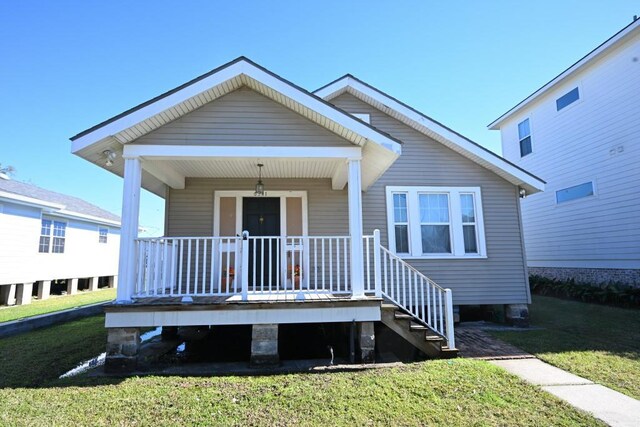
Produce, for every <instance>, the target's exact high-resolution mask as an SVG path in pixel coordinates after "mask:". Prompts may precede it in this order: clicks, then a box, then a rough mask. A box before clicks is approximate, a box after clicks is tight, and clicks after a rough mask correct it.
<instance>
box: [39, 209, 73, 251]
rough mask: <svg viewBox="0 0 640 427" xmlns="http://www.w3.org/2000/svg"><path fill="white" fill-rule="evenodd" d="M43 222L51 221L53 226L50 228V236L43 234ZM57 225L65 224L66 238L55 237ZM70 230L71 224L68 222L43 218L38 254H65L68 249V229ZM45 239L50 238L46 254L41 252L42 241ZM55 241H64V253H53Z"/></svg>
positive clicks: (41, 219) (41, 220)
mask: <svg viewBox="0 0 640 427" xmlns="http://www.w3.org/2000/svg"><path fill="white" fill-rule="evenodd" d="M43 221H50V222H51V225H50V226H49V234H48V235H44V234H42V222H43ZM56 223H59V224H64V227H63V229H64V236H63V237H59V236H55V235H54V229H55V225H56ZM68 228H69V223H68V222H67V221H61V220H60V219H55V218H51V217H41V218H40V233H39V234H38V253H39V254H64V253H65V250H66V249H67V229H68ZM43 237H48V238H49V243H48V244H47V250H46V251H44V252H42V251H40V240H41V239H42V238H43ZM54 239H62V241H63V245H62V251H61V252H54V251H53V246H54Z"/></svg>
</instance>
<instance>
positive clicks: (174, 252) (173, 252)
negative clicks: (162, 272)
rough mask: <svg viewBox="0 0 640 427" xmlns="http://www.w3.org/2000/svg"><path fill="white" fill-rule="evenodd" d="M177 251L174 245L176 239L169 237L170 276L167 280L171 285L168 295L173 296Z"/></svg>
mask: <svg viewBox="0 0 640 427" xmlns="http://www.w3.org/2000/svg"><path fill="white" fill-rule="evenodd" d="M177 252H178V248H177V245H176V241H175V240H174V239H171V278H170V280H169V286H170V287H171V288H170V290H169V295H171V296H173V295H174V294H175V286H176V283H175V280H176V262H177V260H176V255H177Z"/></svg>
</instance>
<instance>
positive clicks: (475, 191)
mask: <svg viewBox="0 0 640 427" xmlns="http://www.w3.org/2000/svg"><path fill="white" fill-rule="evenodd" d="M387 206H388V209H387V217H388V221H389V227H388V231H389V246H390V249H391V250H392V251H394V252H395V253H397V254H400V255H403V256H404V257H409V258H414V257H416V258H449V257H474V256H475V257H478V256H486V244H485V241H484V229H483V226H482V206H481V197H480V188H479V187H387Z"/></svg>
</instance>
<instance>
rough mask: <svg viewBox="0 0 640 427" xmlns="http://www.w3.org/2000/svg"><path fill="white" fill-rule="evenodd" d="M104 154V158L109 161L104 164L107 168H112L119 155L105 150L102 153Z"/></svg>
mask: <svg viewBox="0 0 640 427" xmlns="http://www.w3.org/2000/svg"><path fill="white" fill-rule="evenodd" d="M102 154H103V155H104V157H105V158H106V159H107V160H106V161H105V162H104V164H105V166H106V167H108V168H110V167H111V166H113V161H114V160H115V159H116V157H117V154H116V153H115V152H113V151H111V150H104V151H103V152H102Z"/></svg>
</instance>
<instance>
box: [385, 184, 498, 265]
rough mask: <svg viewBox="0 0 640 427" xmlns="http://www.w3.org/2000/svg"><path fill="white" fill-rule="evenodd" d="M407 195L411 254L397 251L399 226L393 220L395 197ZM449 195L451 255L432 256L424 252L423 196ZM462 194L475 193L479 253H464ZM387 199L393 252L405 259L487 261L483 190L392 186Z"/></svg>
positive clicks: (389, 242) (390, 245)
mask: <svg viewBox="0 0 640 427" xmlns="http://www.w3.org/2000/svg"><path fill="white" fill-rule="evenodd" d="M394 193H405V194H407V209H408V218H409V250H410V253H405V254H403V253H397V252H396V239H395V227H394V225H395V223H394V220H393V218H394V217H393V194H394ZM426 193H439V194H443V193H447V194H448V196H449V224H450V227H449V233H450V236H451V253H441V254H429V253H422V235H421V227H420V203H419V194H426ZM461 194H473V196H474V208H475V214H476V218H475V219H476V223H475V225H476V239H477V247H478V253H472V254H467V253H465V252H464V234H463V231H462V230H463V228H462V226H463V223H462V209H461V203H460V195H461ZM386 198H387V236H388V244H389V250H390V251H391V252H392V253H394V254H396V255H398V256H400V257H401V258H403V259H469V258H487V244H486V239H485V231H484V217H483V209H482V192H481V190H480V187H418V186H416V187H414V186H402V187H400V186H388V187H386Z"/></svg>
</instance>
